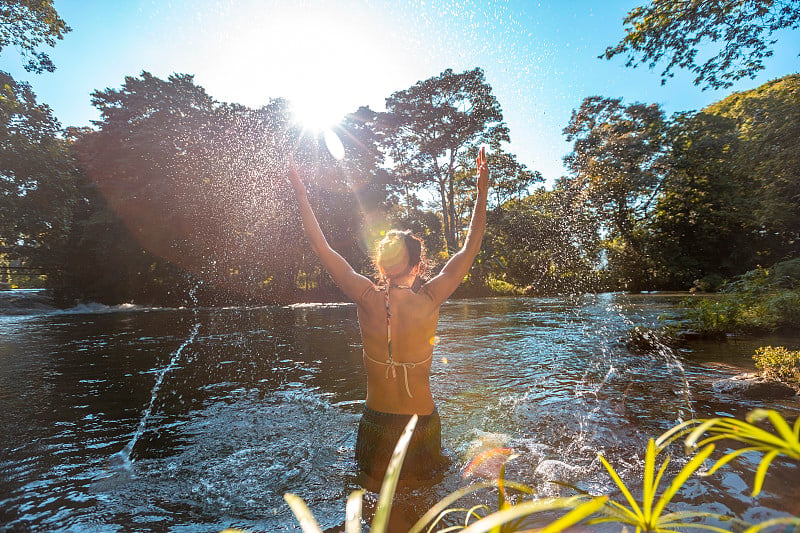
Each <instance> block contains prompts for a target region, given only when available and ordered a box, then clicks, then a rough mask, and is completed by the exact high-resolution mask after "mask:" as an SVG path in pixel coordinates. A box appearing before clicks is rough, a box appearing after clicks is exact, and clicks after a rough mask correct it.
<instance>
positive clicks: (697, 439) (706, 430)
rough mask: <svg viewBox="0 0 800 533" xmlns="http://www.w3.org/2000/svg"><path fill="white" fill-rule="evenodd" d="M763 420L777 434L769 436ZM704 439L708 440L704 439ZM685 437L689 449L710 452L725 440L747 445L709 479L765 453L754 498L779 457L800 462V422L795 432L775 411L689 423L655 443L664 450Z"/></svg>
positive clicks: (717, 465) (714, 468) (727, 457)
mask: <svg viewBox="0 0 800 533" xmlns="http://www.w3.org/2000/svg"><path fill="white" fill-rule="evenodd" d="M762 420H768V421H769V422H770V423H771V424H772V427H773V428H774V430H775V431H774V432H770V431H767V430H765V429H762V428H760V427H759V426H757V425H756V423H757V422H760V421H762ZM704 435H707V436H705V437H704ZM684 436H686V446H687V447H689V448H703V447H706V448H707V447H708V446H709V445H711V443H713V442H717V441H719V440H723V439H730V440H733V441H737V442H740V443H743V444H745V445H746V446H745V447H744V448H739V449H737V450H735V451H732V452H730V453H726V454H724V455H723V456H722V457H721V458H720V459H718V460H717V461H716V462H715V463H714V466H712V467H711V468H710V469H709V471H708V473H707V475H711V474H713V473H714V472H716V471H717V470H719V469H720V468H721V467H723V466H725V465H726V464H728V463H729V462H731V461H733V460H734V459H736V458H737V457H739V456H740V455H743V454H745V453H749V452H759V453H763V454H764V456H763V458H762V459H761V462H760V464H759V465H758V469H757V470H756V477H755V482H754V484H753V496H757V495H758V493H759V492H761V487H762V485H763V483H764V478H765V477H766V475H767V470H768V469H769V466H770V464H771V463H772V461H773V460H774V459H775V458H776V457H777V456H779V455H783V456H786V457H789V458H791V459H794V460H796V461H800V418H798V419H797V420H795V422H794V427H793V428H792V427H790V426H789V424H788V422H787V421H786V419H784V418H783V417H782V416H781V415H780V413H778V412H777V411H774V410H767V409H755V410H753V411H752V412H750V413H749V414H748V415H747V420H746V421H742V420H737V419H735V418H710V419H695V420H688V421H686V422H683V423H681V424H678V425H676V426H675V427H673V428H671V429H670V430H668V431H666V432H665V433H664V434H663V435H661V436H660V437H659V438H658V440H657V441H656V443H657V445H658V446H660V447H664V446H666V445H667V444H669V443H670V442H673V441H675V440H677V439H679V438H683V437H684ZM704 449H705V448H704Z"/></svg>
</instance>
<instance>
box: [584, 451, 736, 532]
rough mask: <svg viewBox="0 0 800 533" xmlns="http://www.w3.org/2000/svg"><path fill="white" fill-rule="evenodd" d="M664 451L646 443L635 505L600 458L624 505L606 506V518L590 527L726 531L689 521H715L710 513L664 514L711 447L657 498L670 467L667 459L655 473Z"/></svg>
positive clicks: (623, 486)
mask: <svg viewBox="0 0 800 533" xmlns="http://www.w3.org/2000/svg"><path fill="white" fill-rule="evenodd" d="M662 449H663V447H659V446H657V445H656V442H655V440H653V439H650V440H649V441H648V443H647V451H646V452H645V458H644V480H643V481H644V483H643V491H642V498H641V501H637V500H636V498H634V497H633V494H632V492H631V490H630V489H629V488H628V487H627V486H626V485H625V482H623V481H622V478H621V477H620V476H619V474H617V472H616V471H615V470H614V468H613V467H612V466H611V465H610V464H609V463H608V461H606V460H605V458H604V457H603V456H602V455H600V456H599V458H600V462H601V463H602V464H603V466H604V467H605V469H606V471H607V472H608V474H609V476H611V479H612V480H613V481H614V483H615V484H616V485H617V487H618V488H619V490H620V492H622V495H623V496H624V497H625V503H626V504H627V506H626V505H624V504H622V503H618V502H616V501H614V500H610V501H609V502H608V507H607V508H606V509H605V512H604V514H605V515H606V516H604V517H601V518H595V519H592V520H590V521H589V522H588V523H589V524H601V523H605V522H615V523H620V524H624V525H629V526H633V527H635V528H636V531H655V532H662V531H664V532H666V531H674V528H679V527H695V528H702V529H709V530H712V531H722V532H725V531H726V530H724V529H721V528H715V527H712V526H708V525H703V524H697V523H694V522H690V521H688V520H691V519H695V518H703V517H717V515H714V514H713V513H706V512H687V511H683V512H677V513H664V510H665V508H666V506H667V505H668V504H669V502H670V501H671V500H672V498H673V497H674V496H675V494H677V492H678V490H679V489H680V488H681V487H682V486H683V484H684V483H686V481H687V480H688V479H689V477H690V476H691V475H692V474H694V473H695V472H696V471H697V470H698V469H700V467H702V466H703V462H704V461H705V460H706V459H707V458H708V456H709V455H711V452H713V451H714V446H713V445H709V446H706V447H705V448H703V449H702V450H701V451H700V453H698V454H697V455H695V456H694V457H693V458H692V459H691V460H690V461H688V462H687V463H686V464H685V465H683V467H682V468H681V470H680V471H679V472H678V474H677V475H676V476H675V478H674V479H673V480H672V482H670V483H669V485H667V487H666V488H665V489H664V491H663V492H662V493H661V496H660V497H658V496H657V495H658V488H659V485H660V484H661V479H662V477H663V476H664V472H665V471H666V469H667V465H668V464H669V460H670V458H669V456H667V458H666V459H664V461H663V462H662V463H661V466H660V467H659V468H658V471H656V455H657V454H658V453H659V452H660V451H661V450H662Z"/></svg>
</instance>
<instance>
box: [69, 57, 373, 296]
mask: <svg viewBox="0 0 800 533" xmlns="http://www.w3.org/2000/svg"><path fill="white" fill-rule="evenodd" d="M92 98H93V103H94V105H95V106H97V108H98V109H99V110H100V113H101V120H100V121H97V126H99V130H98V131H95V132H88V133H86V134H85V135H83V136H81V138H80V140H79V141H78V143H77V152H78V154H79V161H80V162H81V167H82V168H83V169H84V171H85V172H86V175H87V176H88V177H89V179H90V180H91V182H92V184H93V185H94V186H95V187H96V188H97V190H98V191H99V192H100V193H101V194H102V201H103V203H100V202H95V205H96V206H98V209H97V210H96V212H95V213H94V214H90V215H89V216H88V217H87V218H88V220H90V221H91V223H87V224H85V225H84V227H86V228H89V227H92V226H97V225H99V226H100V227H104V228H109V232H110V233H109V235H118V234H119V229H120V226H119V225H115V224H114V223H113V220H112V218H113V217H109V216H107V215H105V214H103V208H102V206H103V205H106V206H107V209H108V210H110V212H111V213H113V214H114V216H116V217H119V219H121V220H122V221H123V222H124V228H125V230H126V231H127V232H128V233H129V234H130V236H131V238H127V240H126V239H125V238H120V239H118V240H121V241H124V242H131V243H134V242H135V243H138V246H137V245H133V244H131V245H127V244H126V245H125V246H124V247H118V246H114V243H109V245H108V248H109V249H114V250H116V252H115V253H117V254H118V255H121V256H123V258H124V257H125V256H130V259H131V261H132V262H133V263H134V264H137V265H140V267H139V268H136V269H135V270H129V269H124V276H122V279H120V280H119V284H120V285H121V286H128V287H130V291H129V292H130V295H131V296H129V297H128V298H127V299H131V298H135V299H137V300H139V301H141V300H143V299H144V300H150V301H153V300H156V301H164V300H163V298H164V294H166V292H165V289H164V288H165V287H168V286H170V285H173V286H177V287H183V286H186V283H185V279H186V278H187V277H190V278H192V279H196V280H198V281H202V282H203V283H202V287H203V291H201V292H206V293H207V294H206V295H207V297H208V298H211V299H215V300H217V301H231V302H242V301H259V302H264V301H270V302H288V301H297V299H307V298H312V297H313V298H326V299H330V298H337V297H340V296H337V295H339V292H338V289H336V288H335V287H334V286H333V284H332V282H331V281H330V280H329V279H328V277H327V276H326V275H324V273H323V272H322V271H321V269H320V268H319V265H318V263H317V261H316V259H314V258H312V257H311V255H312V254H310V253H308V254H306V253H305V250H306V249H305V247H298V246H292V245H291V244H290V243H297V242H299V241H300V240H301V239H302V229H301V226H300V223H299V220H291V217H292V213H294V212H295V211H296V207H295V203H294V202H293V200H292V196H291V194H290V193H289V191H288V184H287V183H286V180H285V177H284V171H283V169H284V162H285V160H286V157H287V154H288V153H289V151H293V152H294V153H295V154H296V158H297V160H298V163H299V164H300V165H301V166H304V167H306V168H309V167H315V168H314V171H310V169H309V171H307V172H304V174H306V175H308V176H310V182H309V183H308V184H307V186H308V189H309V195H310V196H311V197H312V199H314V201H315V202H316V203H317V204H318V205H317V207H318V212H319V214H320V223H321V224H322V225H323V227H325V228H326V231H327V233H328V235H329V238H330V239H331V244H332V245H333V246H335V247H336V248H337V250H339V251H340V252H341V253H342V255H344V256H345V257H346V258H347V259H348V260H349V261H350V262H351V264H354V265H358V264H360V263H364V262H365V258H366V257H367V254H365V253H364V251H363V250H362V248H361V246H360V244H361V243H360V242H359V239H358V238H357V236H358V235H359V234H360V232H359V231H358V229H359V224H360V219H359V210H358V207H357V202H356V201H355V199H354V197H353V195H352V194H351V192H350V188H349V186H350V183H351V182H352V181H353V180H355V179H356V178H357V180H359V181H358V183H361V181H360V180H364V179H365V178H364V176H363V175H362V174H361V172H362V171H366V170H367V169H368V168H369V166H370V164H371V159H370V158H371V157H374V154H373V153H372V152H371V151H370V150H369V149H367V148H364V152H363V153H360V154H358V153H355V152H352V155H353V158H352V160H350V161H348V162H347V164H345V165H342V166H337V165H334V164H333V160H332V158H331V156H330V155H329V154H328V152H327V150H326V149H325V148H324V145H323V144H322V139H321V138H319V137H317V136H311V135H306V134H303V133H302V132H301V128H299V127H298V126H297V125H296V124H294V123H293V122H292V117H291V114H290V111H289V109H290V107H289V104H288V102H286V101H285V100H283V99H275V100H272V101H271V102H270V103H269V104H268V105H267V106H264V107H262V108H260V109H249V108H247V107H244V106H241V105H237V104H225V103H221V102H217V101H216V100H214V99H213V98H211V97H210V96H209V95H208V94H207V93H206V91H205V90H204V89H203V88H202V87H200V86H198V85H196V84H195V83H194V79H193V77H192V76H189V75H185V74H174V75H172V76H170V77H169V78H168V79H166V80H163V79H159V78H157V77H155V76H153V75H152V74H150V73H148V72H143V73H142V75H141V76H140V77H126V79H125V82H124V84H123V85H122V87H121V88H119V89H106V90H104V91H96V92H95V93H94V94H93V95H92ZM351 129H352V128H351ZM342 133H343V135H342V136H343V138H345V139H346V142H347V143H348V147H349V149H350V150H351V151H352V150H354V148H353V147H352V146H351V144H353V143H355V144H358V142H362V141H365V140H366V139H367V136H366V134H365V133H363V132H361V133H359V132H358V131H355V130H352V131H350V134H348V135H350V136H348V135H345V134H344V133H345V131H344V130H343V131H342ZM357 139H360V140H359V141H358V142H357V141H356V140H357ZM354 184H356V183H354ZM115 239H116V237H115ZM77 240H78V241H79V242H80V241H81V239H77ZM83 242H86V243H88V244H90V245H91V246H92V247H93V248H94V249H101V248H102V246H99V245H98V244H99V243H97V239H95V238H94V237H93V236H87V237H86V238H84V239H83ZM115 242H116V241H115ZM103 253H105V252H103ZM87 256H94V257H98V255H97V254H96V253H95V254H94V255H92V253H87ZM169 265H174V266H175V267H178V268H172V267H170V266H169ZM142 271H144V272H145V274H147V273H152V275H151V277H150V278H147V276H146V275H144V276H143V275H142V274H141V272H142Z"/></svg>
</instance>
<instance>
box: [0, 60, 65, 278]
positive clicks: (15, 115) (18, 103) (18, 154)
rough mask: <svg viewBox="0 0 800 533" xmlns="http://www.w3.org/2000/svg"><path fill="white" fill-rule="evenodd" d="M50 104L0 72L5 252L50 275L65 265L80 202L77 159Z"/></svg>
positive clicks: (1, 238) (0, 206)
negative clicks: (61, 137) (74, 215)
mask: <svg viewBox="0 0 800 533" xmlns="http://www.w3.org/2000/svg"><path fill="white" fill-rule="evenodd" d="M60 131H61V128H60V125H59V123H58V121H57V120H56V119H55V118H54V117H53V114H52V111H51V109H50V108H49V107H48V106H47V105H45V104H40V103H38V102H37V101H36V95H35V94H34V93H33V91H32V90H31V87H30V85H28V84H27V83H22V82H17V81H15V80H14V79H13V78H12V77H11V76H9V75H8V74H6V73H4V72H0V253H3V254H5V255H6V258H7V259H11V260H22V261H25V263H26V265H27V266H32V267H39V268H42V269H44V271H45V273H46V274H52V273H54V272H56V271H58V270H59V269H60V268H61V267H62V265H63V256H64V253H65V249H64V241H65V239H66V235H67V233H68V232H69V230H70V226H71V223H72V211H73V208H74V205H75V202H76V190H75V175H74V164H73V161H72V158H71V157H70V154H69V147H68V145H67V143H66V142H64V141H63V140H62V139H60V138H59V133H60Z"/></svg>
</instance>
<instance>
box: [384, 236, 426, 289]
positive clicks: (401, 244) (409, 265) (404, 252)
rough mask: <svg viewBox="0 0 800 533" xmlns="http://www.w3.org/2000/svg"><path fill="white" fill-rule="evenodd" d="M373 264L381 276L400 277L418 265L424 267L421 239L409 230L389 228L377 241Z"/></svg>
mask: <svg viewBox="0 0 800 533" xmlns="http://www.w3.org/2000/svg"><path fill="white" fill-rule="evenodd" d="M375 265H376V266H377V267H378V273H379V275H380V277H381V278H385V279H389V278H392V277H402V276H405V275H407V274H408V273H409V272H411V271H412V270H413V269H414V268H415V267H417V266H419V267H420V269H421V270H424V268H425V247H424V246H423V242H422V239H420V238H419V237H417V236H415V235H414V234H413V233H411V232H410V231H401V230H394V229H393V230H390V231H388V232H387V233H386V236H385V237H384V238H383V239H381V241H380V242H379V243H378V251H377V254H376V257H375Z"/></svg>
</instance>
